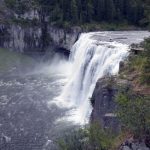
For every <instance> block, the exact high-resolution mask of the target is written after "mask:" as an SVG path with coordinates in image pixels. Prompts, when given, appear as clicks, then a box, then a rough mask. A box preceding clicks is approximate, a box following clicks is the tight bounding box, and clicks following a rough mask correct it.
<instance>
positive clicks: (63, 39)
mask: <svg viewBox="0 0 150 150" xmlns="http://www.w3.org/2000/svg"><path fill="white" fill-rule="evenodd" d="M45 32H46V33H44V31H43V29H42V28H41V27H40V26H34V27H31V26H30V27H23V26H21V25H3V24H1V25H0V47H3V48H9V49H12V50H16V51H19V52H27V53H29V52H33V51H36V52H43V51H45V50H46V49H48V48H49V47H52V46H53V47H56V48H57V49H64V50H66V51H69V50H70V48H71V46H72V45H73V44H74V42H75V41H76V40H77V38H78V36H79V34H80V28H72V29H70V30H69V31H67V30H65V29H60V28H57V27H53V26H48V27H47V30H46V31H45ZM45 35H46V36H45ZM45 43H46V44H45Z"/></svg>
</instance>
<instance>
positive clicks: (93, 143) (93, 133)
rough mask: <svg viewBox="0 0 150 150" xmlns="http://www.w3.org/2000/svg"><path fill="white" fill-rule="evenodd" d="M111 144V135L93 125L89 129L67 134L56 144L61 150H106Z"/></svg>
mask: <svg viewBox="0 0 150 150" xmlns="http://www.w3.org/2000/svg"><path fill="white" fill-rule="evenodd" d="M112 142H113V136H112V135H111V133H109V132H108V131H105V130H104V129H102V128H101V127H100V125H99V124H98V123H94V124H92V125H91V126H90V127H85V128H84V129H80V130H77V131H73V132H71V133H69V134H67V135H66V136H65V137H64V138H63V139H61V140H59V142H58V144H59V147H60V149H62V150H85V149H86V150H107V149H109V148H110V147H111V145H112Z"/></svg>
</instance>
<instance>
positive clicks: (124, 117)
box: [59, 38, 150, 150]
mask: <svg viewBox="0 0 150 150" xmlns="http://www.w3.org/2000/svg"><path fill="white" fill-rule="evenodd" d="M141 46H143V47H144V51H143V52H140V53H139V54H138V55H133V56H132V57H131V58H130V59H129V62H128V63H127V64H126V66H125V68H124V69H125V71H123V74H124V75H126V79H127V80H128V77H130V76H132V75H133V77H132V78H133V79H132V80H133V81H132V83H131V84H132V86H134V87H135V84H136V82H137V80H138V82H140V84H138V85H136V86H138V89H140V86H142V90H143V89H144V87H145V86H146V87H147V86H148V87H149V85H150V38H148V39H145V41H144V42H143V43H142V44H141ZM109 83H110V84H109V87H111V86H112V84H115V83H114V81H113V80H112V79H111V78H110V81H109ZM145 84H147V85H145ZM143 86H144V87H143ZM116 88H117V89H118V94H117V95H116V98H115V101H116V104H117V109H116V115H117V117H118V118H119V120H120V123H121V132H120V133H119V134H118V135H113V133H111V134H110V132H109V131H108V129H107V130H105V129H102V128H101V127H100V125H99V124H93V125H91V126H90V127H88V128H87V127H85V128H84V129H80V130H79V131H75V132H72V133H70V134H69V135H66V137H65V138H64V139H63V140H60V142H59V145H60V147H61V149H62V150H70V149H74V150H84V149H87V150H116V149H118V148H119V147H120V145H121V144H122V143H124V142H125V141H126V140H127V139H128V138H129V137H131V136H133V137H134V139H136V140H141V139H142V140H144V141H145V142H146V144H147V145H150V143H149V140H150V95H149V88H148V90H145V92H144V94H143V93H140V92H141V91H139V92H138V93H137V92H135V91H134V90H135V88H134V89H133V90H131V88H126V87H123V86H119V85H118V86H117V85H116ZM91 104H92V105H93V104H94V101H93V100H92V99H91Z"/></svg>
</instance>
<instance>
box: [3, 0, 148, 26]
mask: <svg viewBox="0 0 150 150" xmlns="http://www.w3.org/2000/svg"><path fill="white" fill-rule="evenodd" d="M5 2H6V4H7V6H8V7H9V8H11V9H13V10H15V11H16V13H18V14H21V13H24V11H26V10H28V9H30V8H31V7H33V8H36V9H38V10H39V11H40V12H42V13H43V15H45V16H49V21H50V22H56V23H62V22H70V23H73V24H83V23H91V22H115V23H118V22H125V23H129V24H135V25H140V26H146V25H148V24H149V20H150V18H149V16H150V15H149V14H150V2H149V0H44V1H43V0H30V1H29V0H5Z"/></svg>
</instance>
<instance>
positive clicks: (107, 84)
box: [91, 77, 130, 132]
mask: <svg viewBox="0 0 150 150" xmlns="http://www.w3.org/2000/svg"><path fill="white" fill-rule="evenodd" d="M122 85H123V86H124V87H125V90H127V89H128V87H129V86H130V85H129V83H128V82H127V81H126V80H119V79H117V78H116V77H104V78H102V79H99V80H98V82H97V84H96V87H95V90H94V93H93V96H92V99H91V103H92V105H93V111H92V115H91V121H92V122H95V121H96V122H99V123H100V124H101V125H102V127H104V128H110V129H111V130H113V131H114V132H119V130H120V125H119V121H118V119H117V117H116V115H115V110H116V107H117V106H116V103H115V96H116V94H117V92H118V86H122Z"/></svg>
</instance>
